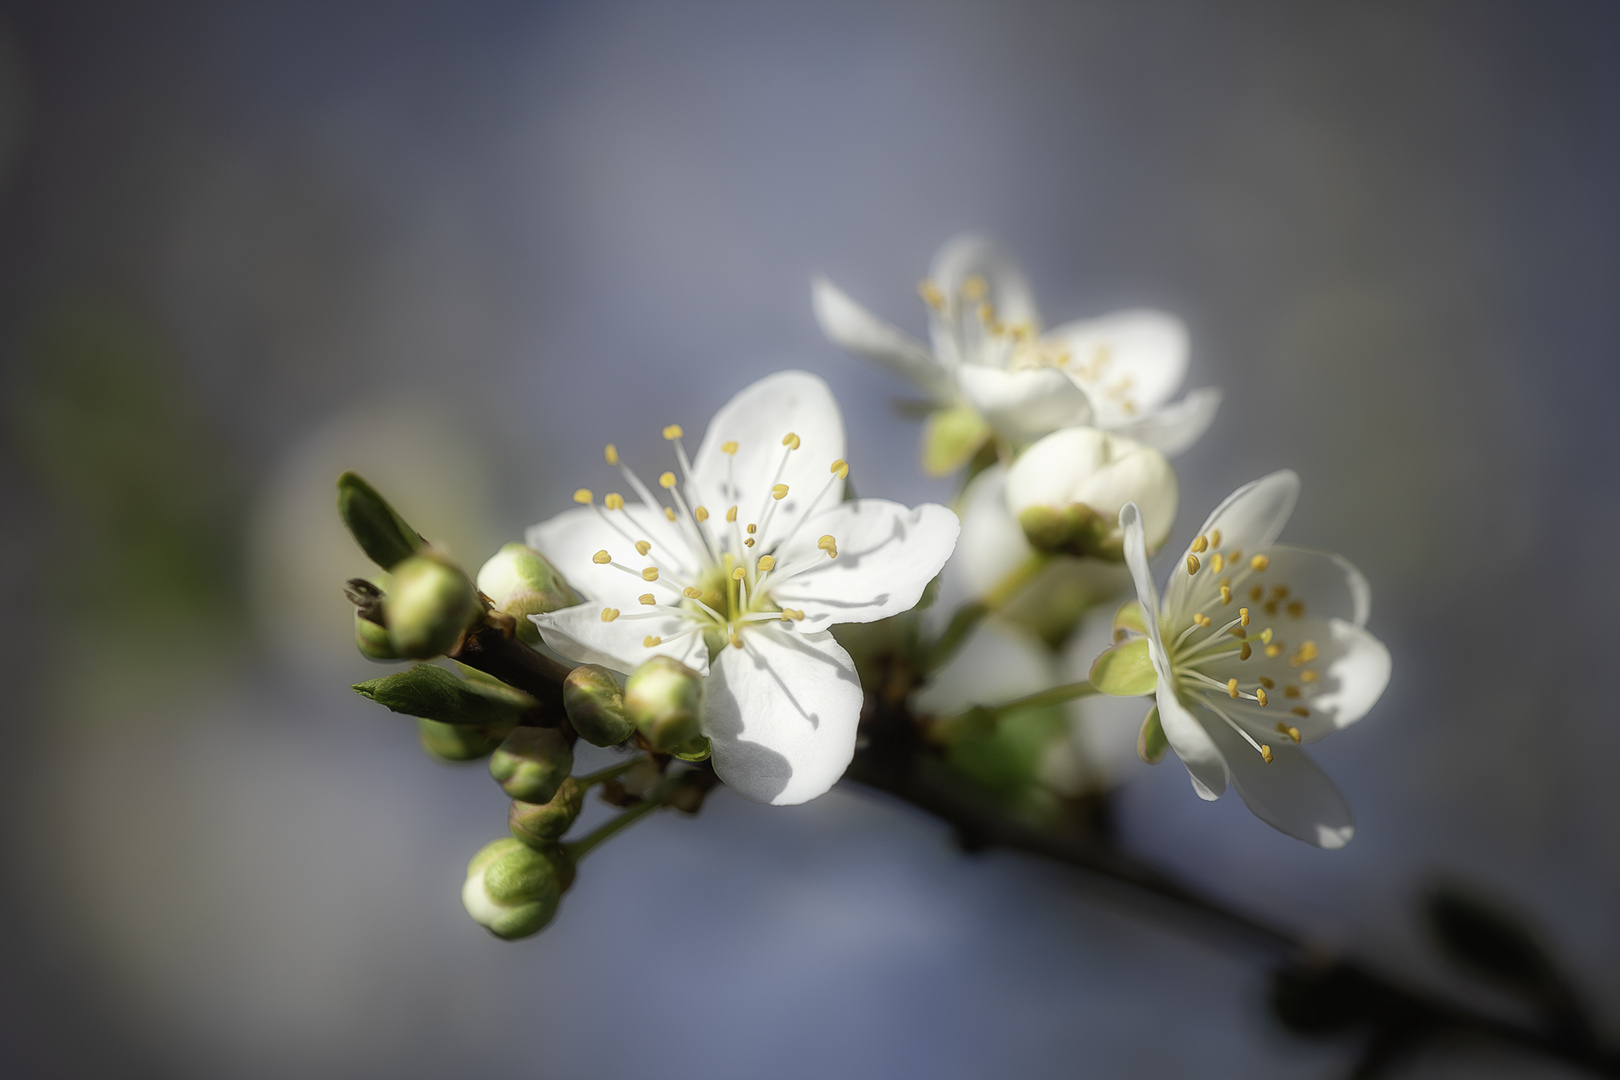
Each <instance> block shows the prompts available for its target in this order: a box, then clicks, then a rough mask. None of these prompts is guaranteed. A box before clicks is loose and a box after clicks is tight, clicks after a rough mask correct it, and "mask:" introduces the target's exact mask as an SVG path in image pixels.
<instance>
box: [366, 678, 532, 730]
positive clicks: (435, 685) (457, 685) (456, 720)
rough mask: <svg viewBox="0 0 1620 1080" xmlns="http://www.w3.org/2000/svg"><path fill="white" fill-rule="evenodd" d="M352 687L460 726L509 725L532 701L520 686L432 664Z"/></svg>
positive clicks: (394, 707) (394, 706)
mask: <svg viewBox="0 0 1620 1080" xmlns="http://www.w3.org/2000/svg"><path fill="white" fill-rule="evenodd" d="M354 691H355V693H357V694H359V695H360V696H361V697H367V698H370V699H371V700H372V701H375V702H376V703H377V704H379V705H382V706H385V707H386V708H388V709H389V710H390V711H392V712H397V713H404V714H405V715H407V716H419V717H422V718H423V719H426V720H437V721H438V722H440V723H443V724H458V725H462V726H500V725H505V726H507V727H510V726H511V725H513V724H516V723H517V722H518V719H519V718H520V717H522V715H523V714H524V713H525V712H527V711H528V710H529V709H531V708H533V707H534V704H535V701H534V699H533V698H531V697H530V696H529V695H528V694H525V693H524V692H523V691H521V690H515V689H512V688H511V687H497V686H488V685H479V684H475V683H470V682H466V681H464V680H462V679H458V678H456V677H455V676H454V675H452V674H450V672H448V671H446V670H444V669H443V668H438V667H434V666H433V665H432V664H415V665H413V666H412V667H411V668H410V669H409V670H406V671H396V672H394V673H393V674H392V675H385V676H383V677H382V678H380V679H371V680H369V681H367V682H363V683H356V684H355V686H354ZM497 741H499V740H497Z"/></svg>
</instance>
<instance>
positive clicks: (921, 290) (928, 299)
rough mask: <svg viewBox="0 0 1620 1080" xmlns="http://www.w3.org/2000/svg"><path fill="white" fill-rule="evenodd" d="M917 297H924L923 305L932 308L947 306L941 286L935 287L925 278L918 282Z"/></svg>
mask: <svg viewBox="0 0 1620 1080" xmlns="http://www.w3.org/2000/svg"><path fill="white" fill-rule="evenodd" d="M917 295H918V296H920V297H922V301H923V303H925V304H927V305H928V306H929V307H931V308H942V307H944V306H945V294H944V293H942V292H940V291H939V286H938V285H935V284H934V283H933V282H932V281H931V280H929V279H928V278H923V279H922V280H921V281H919V282H917Z"/></svg>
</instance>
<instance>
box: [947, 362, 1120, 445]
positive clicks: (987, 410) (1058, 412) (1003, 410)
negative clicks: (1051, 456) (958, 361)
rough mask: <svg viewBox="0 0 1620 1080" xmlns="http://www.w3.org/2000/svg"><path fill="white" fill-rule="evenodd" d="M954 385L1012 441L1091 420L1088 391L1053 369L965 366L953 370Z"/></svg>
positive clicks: (1026, 438)
mask: <svg viewBox="0 0 1620 1080" xmlns="http://www.w3.org/2000/svg"><path fill="white" fill-rule="evenodd" d="M956 384H957V387H958V388H959V389H960V390H961V392H962V397H963V398H964V399H965V400H966V401H967V402H968V404H970V405H972V406H973V407H974V408H975V409H976V410H978V413H979V415H980V416H982V417H984V419H985V421H986V422H987V423H988V424H989V425H990V426H991V427H993V428H995V429H996V430H997V431H998V432H1000V433H1001V434H1002V435H1004V436H1006V437H1007V438H1009V439H1012V440H1013V441H1015V442H1029V441H1031V440H1034V439H1038V438H1040V437H1041V436H1042V435H1045V434H1047V433H1048V432H1051V431H1056V430H1057V429H1059V428H1065V427H1076V426H1079V425H1082V424H1086V423H1089V422H1090V420H1091V402H1090V401H1088V400H1087V398H1086V392H1085V391H1084V390H1082V389H1080V387H1079V386H1078V385H1076V383H1075V382H1074V380H1073V379H1070V378H1069V377H1068V376H1067V375H1065V374H1063V372H1061V371H1059V370H1058V369H1057V368H1025V369H1023V370H1021V371H1003V370H1001V369H1000V368H993V367H988V366H986V365H984V364H963V365H962V366H961V367H959V368H957V369H956Z"/></svg>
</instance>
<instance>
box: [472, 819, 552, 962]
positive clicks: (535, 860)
mask: <svg viewBox="0 0 1620 1080" xmlns="http://www.w3.org/2000/svg"><path fill="white" fill-rule="evenodd" d="M562 892H563V881H562V874H561V873H560V872H559V868H558V866H557V864H556V863H555V862H554V861H553V859H552V857H551V856H550V855H549V854H548V853H545V852H540V851H535V850H534V849H533V848H530V847H527V846H525V845H524V844H522V843H521V842H519V841H517V840H514V839H511V838H503V839H500V840H496V841H495V842H494V843H492V844H488V845H486V846H485V847H484V848H483V849H482V850H481V851H479V852H478V854H476V855H474V856H473V857H472V861H471V862H469V863H468V864H467V882H466V884H465V885H463V886H462V887H461V905H462V907H465V908H466V909H467V914H469V915H471V916H472V917H473V921H474V922H476V923H478V924H479V925H480V926H482V927H484V928H485V929H487V930H488V931H489V932H490V933H492V934H494V935H495V936H496V937H499V938H505V939H507V940H509V941H510V940H512V939H514V938H522V937H528V936H529V935H530V934H537V933H539V932H540V931H541V930H543V929H545V927H546V924H547V923H549V922H551V919H552V917H553V916H554V915H556V914H557V901H558V900H560V899H561V898H562Z"/></svg>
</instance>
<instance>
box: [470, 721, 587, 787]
mask: <svg viewBox="0 0 1620 1080" xmlns="http://www.w3.org/2000/svg"><path fill="white" fill-rule="evenodd" d="M573 771H574V750H573V747H571V746H569V745H568V737H567V736H565V735H564V734H563V733H562V732H561V731H558V730H557V729H556V728H543V727H515V728H513V729H512V731H511V733H510V734H509V735H507V736H506V740H505V741H504V742H502V743H501V745H500V747H499V749H497V750H496V751H495V753H494V754H493V755H492V756H491V757H490V759H489V775H491V776H493V777H494V778H495V782H496V783H497V784H499V785H501V790H502V791H504V792H506V794H507V795H509V796H511V797H512V798H514V799H521V800H523V801H524V802H531V803H544V802H550V801H551V797H552V796H553V795H555V794H557V788H558V787H560V786H561V785H562V782H563V781H564V780H566V779H568V774H569V773H571V772H573Z"/></svg>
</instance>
